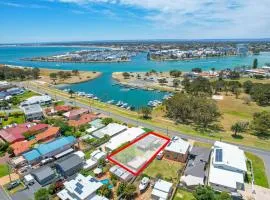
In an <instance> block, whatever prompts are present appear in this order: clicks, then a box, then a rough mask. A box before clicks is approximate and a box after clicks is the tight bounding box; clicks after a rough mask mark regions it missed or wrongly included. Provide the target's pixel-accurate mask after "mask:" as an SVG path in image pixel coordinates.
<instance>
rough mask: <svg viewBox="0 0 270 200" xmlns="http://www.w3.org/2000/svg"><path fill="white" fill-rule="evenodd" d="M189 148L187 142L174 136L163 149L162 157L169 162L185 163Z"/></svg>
mask: <svg viewBox="0 0 270 200" xmlns="http://www.w3.org/2000/svg"><path fill="white" fill-rule="evenodd" d="M189 148H190V144H189V142H187V141H185V140H183V139H181V138H179V137H176V136H175V137H173V138H172V139H171V141H170V143H169V144H168V145H167V146H166V147H165V149H164V156H165V158H167V159H169V160H174V161H179V162H186V160H187V158H188V152H189Z"/></svg>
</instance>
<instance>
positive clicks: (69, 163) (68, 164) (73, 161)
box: [56, 154, 83, 172]
mask: <svg viewBox="0 0 270 200" xmlns="http://www.w3.org/2000/svg"><path fill="white" fill-rule="evenodd" d="M82 163H83V159H81V158H80V156H78V155H76V154H73V155H72V156H70V157H69V158H67V159H65V160H63V161H60V162H56V164H57V165H58V166H60V167H61V168H62V170H63V171H65V172H66V171H68V170H70V169H72V168H74V167H76V166H78V165H81V164H82Z"/></svg>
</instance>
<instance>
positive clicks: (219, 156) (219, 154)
mask: <svg viewBox="0 0 270 200" xmlns="http://www.w3.org/2000/svg"><path fill="white" fill-rule="evenodd" d="M215 160H216V162H222V149H216V155H215Z"/></svg>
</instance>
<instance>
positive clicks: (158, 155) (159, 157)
mask: <svg viewBox="0 0 270 200" xmlns="http://www.w3.org/2000/svg"><path fill="white" fill-rule="evenodd" d="M163 156H164V153H163V151H160V152H159V153H158V154H157V156H156V158H157V159H158V160H161V159H162V158H163Z"/></svg>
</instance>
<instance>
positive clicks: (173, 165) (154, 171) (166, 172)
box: [143, 158, 184, 183]
mask: <svg viewBox="0 0 270 200" xmlns="http://www.w3.org/2000/svg"><path fill="white" fill-rule="evenodd" d="M183 167H184V164H183V163H180V162H175V161H171V160H166V159H164V158H163V159H162V160H157V159H155V160H153V162H152V163H151V164H150V165H149V166H148V167H147V168H146V169H145V170H144V171H143V174H145V175H147V176H150V177H152V178H156V177H160V178H163V179H165V180H168V181H172V182H174V183H176V181H177V178H178V171H179V170H182V169H183Z"/></svg>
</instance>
